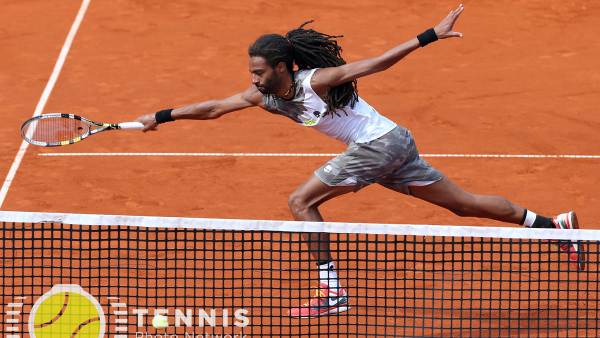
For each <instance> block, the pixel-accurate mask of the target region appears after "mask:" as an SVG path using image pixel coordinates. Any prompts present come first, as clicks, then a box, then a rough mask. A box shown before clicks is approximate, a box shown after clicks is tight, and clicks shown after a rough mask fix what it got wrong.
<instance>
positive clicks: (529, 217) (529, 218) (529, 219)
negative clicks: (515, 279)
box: [523, 210, 537, 228]
mask: <svg viewBox="0 0 600 338" xmlns="http://www.w3.org/2000/svg"><path fill="white" fill-rule="evenodd" d="M525 213H526V215H525V221H524V222H523V225H524V226H526V227H528V228H531V227H532V226H533V222H535V216H537V215H536V214H535V213H534V212H531V211H529V210H526V211H525Z"/></svg>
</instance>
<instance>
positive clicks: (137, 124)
mask: <svg viewBox="0 0 600 338" xmlns="http://www.w3.org/2000/svg"><path fill="white" fill-rule="evenodd" d="M119 129H122V130H132V129H144V125H143V124H141V123H140V122H123V123H119Z"/></svg>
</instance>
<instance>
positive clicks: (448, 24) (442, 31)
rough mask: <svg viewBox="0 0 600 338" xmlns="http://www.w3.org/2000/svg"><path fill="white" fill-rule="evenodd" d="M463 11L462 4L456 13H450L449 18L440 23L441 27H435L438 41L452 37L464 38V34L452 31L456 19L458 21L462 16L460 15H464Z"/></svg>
mask: <svg viewBox="0 0 600 338" xmlns="http://www.w3.org/2000/svg"><path fill="white" fill-rule="evenodd" d="M463 9H464V7H463V5H462V4H460V6H458V8H457V9H456V10H455V11H452V12H450V14H448V16H447V17H446V18H445V19H444V20H442V22H440V23H439V25H437V26H435V28H434V29H433V30H435V34H437V37H438V39H446V38H452V37H459V38H462V36H463V35H462V33H459V32H454V31H452V27H453V26H454V23H455V22H456V19H458V17H459V16H460V13H462V11H463Z"/></svg>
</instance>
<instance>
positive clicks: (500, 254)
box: [0, 212, 600, 338]
mask: <svg viewBox="0 0 600 338" xmlns="http://www.w3.org/2000/svg"><path fill="white" fill-rule="evenodd" d="M0 221H2V222H3V226H2V229H1V230H0V307H2V311H1V313H0V322H1V325H2V326H1V327H2V328H1V329H0V332H1V333H2V337H7V338H22V337H36V338H46V337H60V338H62V337H94V338H95V337H102V336H104V337H111V338H112V337H114V338H125V337H136V338H137V337H145V338H158V337H160V338H166V337H169V338H188V337H193V338H208V337H211V338H212V337H220V338H223V337H229V338H233V337H240V338H241V337H307V336H311V337H313V336H315V337H374V336H377V337H384V336H385V337H407V336H409V337H423V336H425V337H452V336H454V337H513V336H518V337H592V336H593V337H596V336H598V333H599V332H598V308H599V305H600V304H599V302H598V255H599V252H600V250H599V247H598V246H599V243H600V241H599V240H600V231H598V230H573V231H567V230H553V229H522V228H488V227H466V226H434V225H396V224H355V223H311V222H285V221H252V220H224V219H193V218H170V217H137V216H106V215H83V214H53V213H25V212H0ZM307 233H329V234H330V235H329V236H330V239H329V242H330V251H331V256H332V257H333V259H334V261H335V264H336V269H337V274H338V276H339V280H340V283H341V284H342V286H343V287H344V289H345V290H346V291H347V293H348V302H349V305H350V309H349V310H347V311H344V312H341V313H339V314H335V315H329V316H320V317H317V318H309V319H299V318H294V317H290V316H289V315H288V311H289V310H290V309H291V308H297V307H299V306H300V305H302V304H304V303H306V302H308V300H309V299H310V298H311V297H313V296H314V293H315V291H314V289H311V287H315V286H318V285H319V275H318V271H317V270H316V265H315V260H313V259H312V257H311V255H310V252H309V250H308V245H307V243H306V242H304V240H303V234H307ZM552 239H554V240H568V241H570V242H572V243H577V244H578V245H580V246H581V247H582V248H583V249H584V251H585V263H586V268H585V270H583V271H577V270H576V266H575V265H574V264H573V263H572V262H570V261H569V256H568V254H567V253H565V252H560V251H559V250H557V249H556V248H554V247H553V245H551V242H548V241H547V240H552ZM317 244H318V243H317ZM157 313H158V314H166V316H167V319H168V323H169V326H168V327H167V328H166V329H165V330H162V331H159V330H156V329H155V328H153V327H152V323H151V322H152V318H153V317H154V315H155V314H157Z"/></svg>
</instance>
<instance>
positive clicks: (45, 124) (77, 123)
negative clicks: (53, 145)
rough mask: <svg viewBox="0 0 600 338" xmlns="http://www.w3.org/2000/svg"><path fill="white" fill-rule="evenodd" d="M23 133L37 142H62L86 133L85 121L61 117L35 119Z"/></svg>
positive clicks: (86, 125) (87, 127) (87, 128)
mask: <svg viewBox="0 0 600 338" xmlns="http://www.w3.org/2000/svg"><path fill="white" fill-rule="evenodd" d="M23 131H24V135H25V136H26V137H27V138H29V139H30V140H33V141H37V142H48V143H50V142H63V141H69V140H73V139H76V138H78V137H81V136H83V135H85V134H86V133H88V131H89V126H88V124H87V123H85V122H83V121H81V120H76V119H71V118H63V117H53V118H45V119H40V120H35V121H32V122H31V123H29V125H28V126H26V129H25V130H23Z"/></svg>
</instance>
